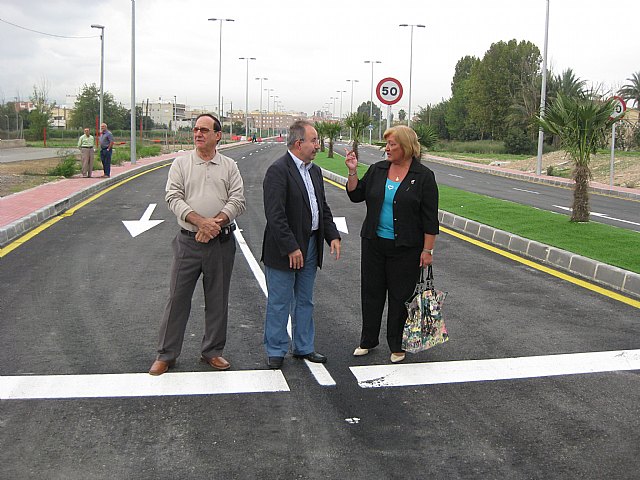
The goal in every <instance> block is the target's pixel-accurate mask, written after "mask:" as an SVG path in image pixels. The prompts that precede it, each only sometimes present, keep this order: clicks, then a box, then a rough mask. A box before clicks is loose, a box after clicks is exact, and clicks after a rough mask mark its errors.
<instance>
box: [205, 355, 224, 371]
mask: <svg viewBox="0 0 640 480" xmlns="http://www.w3.org/2000/svg"><path fill="white" fill-rule="evenodd" d="M200 361H202V362H204V363H208V364H209V365H211V366H212V367H213V368H215V369H216V370H228V369H229V367H231V364H230V363H229V362H227V361H226V360H225V359H224V358H222V357H213V358H211V359H207V358H205V357H201V358H200Z"/></svg>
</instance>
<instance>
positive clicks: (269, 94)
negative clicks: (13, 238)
mask: <svg viewBox="0 0 640 480" xmlns="http://www.w3.org/2000/svg"><path fill="white" fill-rule="evenodd" d="M264 91H265V92H267V120H268V119H269V102H270V100H269V99H270V98H271V93H272V92H273V91H274V89H273V88H265V89H264ZM267 135H269V127H267Z"/></svg>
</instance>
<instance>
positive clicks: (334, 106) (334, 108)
mask: <svg viewBox="0 0 640 480" xmlns="http://www.w3.org/2000/svg"><path fill="white" fill-rule="evenodd" d="M337 99H338V97H329V100H331V102H332V103H333V108H332V109H331V120H335V118H336V100H337Z"/></svg>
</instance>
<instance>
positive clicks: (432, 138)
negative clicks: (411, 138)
mask: <svg viewBox="0 0 640 480" xmlns="http://www.w3.org/2000/svg"><path fill="white" fill-rule="evenodd" d="M413 129H414V130H415V132H416V135H418V142H419V143H420V146H421V147H423V148H422V151H426V150H429V149H431V148H433V147H434V145H435V144H436V143H437V142H438V132H437V131H436V129H435V127H434V126H432V125H425V124H424V123H414V124H413Z"/></svg>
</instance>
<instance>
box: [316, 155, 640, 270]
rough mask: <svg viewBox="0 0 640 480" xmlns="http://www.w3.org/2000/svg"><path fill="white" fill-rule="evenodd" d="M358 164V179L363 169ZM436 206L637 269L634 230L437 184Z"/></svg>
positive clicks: (320, 161) (330, 164)
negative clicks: (573, 219) (577, 219)
mask: <svg viewBox="0 0 640 480" xmlns="http://www.w3.org/2000/svg"><path fill="white" fill-rule="evenodd" d="M334 155H335V157H334V158H332V159H331V158H327V153H326V152H318V154H317V155H316V159H315V160H314V162H315V163H316V164H317V165H318V166H320V167H322V168H324V169H326V170H329V171H332V172H334V173H337V174H338V175H342V176H344V177H346V176H347V167H346V166H345V164H344V157H342V156H340V155H339V154H337V153H335V152H334ZM367 168H368V167H367V166H366V165H358V177H359V178H362V175H363V174H364V172H366V170H367ZM438 188H439V191H440V205H439V207H440V209H441V210H444V211H447V212H450V213H453V214H455V215H460V216H461V217H465V218H468V219H470V220H474V221H476V222H480V223H482V224H485V225H489V226H491V227H494V228H498V229H500V230H504V231H507V232H511V233H514V234H516V235H519V236H521V237H524V238H528V239H530V240H535V241H538V242H541V243H544V244H547V245H551V246H554V247H557V248H561V249H563V250H567V251H569V252H573V253H576V254H578V255H582V256H585V257H588V258H592V259H594V260H597V261H599V262H602V263H606V264H609V265H614V266H616V267H619V268H622V269H625V270H629V271H632V272H635V273H640V255H638V252H639V251H640V234H639V233H638V232H634V231H632V230H626V229H624V228H618V227H613V226H610V225H605V224H602V223H597V222H589V223H574V222H570V221H569V217H568V216H567V215H564V214H558V213H553V212H547V211H544V210H539V209H537V208H533V207H528V206H525V205H520V204H517V203H513V202H508V201H506V200H498V199H495V198H492V197H488V196H485V195H478V194H475V193H469V192H465V191H463V190H459V189H456V188H451V187H447V186H444V185H440V186H439V187H438Z"/></svg>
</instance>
